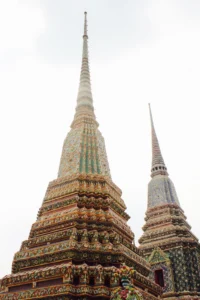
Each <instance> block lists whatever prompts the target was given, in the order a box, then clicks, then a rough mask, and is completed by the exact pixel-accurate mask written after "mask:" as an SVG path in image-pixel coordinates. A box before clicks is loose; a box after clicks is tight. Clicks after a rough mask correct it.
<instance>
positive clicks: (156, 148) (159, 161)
mask: <svg viewBox="0 0 200 300" xmlns="http://www.w3.org/2000/svg"><path fill="white" fill-rule="evenodd" d="M149 113H150V120H151V132H152V169H151V177H154V176H155V175H159V174H160V175H168V173H167V168H166V166H165V163H164V159H163V157H162V153H161V150H160V145H159V142H158V138H157V135H156V131H155V128H154V123H153V117H152V112H151V105H150V103H149Z"/></svg>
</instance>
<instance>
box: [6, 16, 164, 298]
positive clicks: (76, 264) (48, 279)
mask: <svg viewBox="0 0 200 300" xmlns="http://www.w3.org/2000/svg"><path fill="white" fill-rule="evenodd" d="M121 194H122V193H121V190H120V189H119V188H118V187H117V186H116V185H115V184H114V183H113V182H112V179H111V175H110V170H109V165H108V160H107V155H106V150H105V144H104V139H103V137H102V135H101V133H100V131H99V130H98V123H97V121H96V118H95V114H94V108H93V98H92V93H91V86H90V72H89V64H88V35H87V20H86V13H85V23H84V35H83V57H82V68H81V75H80V85H79V91H78V97H77V106H76V113H75V116H74V120H73V122H72V125H71V130H70V132H69V133H68V135H67V137H66V139H65V141H64V145H63V151H62V156H61V161H60V167H59V173H58V178H57V179H56V180H54V181H52V182H50V183H49V186H48V188H47V192H46V195H45V198H44V201H43V203H42V206H41V208H40V210H39V213H38V218H37V221H36V222H35V223H34V224H33V225H32V228H31V231H30V235H29V238H28V240H26V241H24V242H23V243H22V246H21V249H20V251H19V252H17V253H16V254H15V256H14V260H13V264H12V274H11V275H7V276H5V277H3V278H2V280H1V283H0V287H1V290H0V299H1V300H15V299H57V300H61V299H65V300H66V299H79V300H83V299H84V300H86V299H102V300H103V299H118V300H119V299H129V300H130V299H138V300H139V299H146V300H147V299H148V300H155V299H158V298H159V295H160V294H161V291H162V290H161V288H160V286H159V285H156V284H155V283H154V282H152V281H151V280H150V279H149V278H148V275H149V273H150V265H149V263H148V262H146V261H145V259H144V258H142V257H141V254H140V250H138V249H137V248H136V247H135V245H134V235H133V233H132V231H131V229H130V228H129V226H128V225H127V220H128V219H129V216H128V215H127V213H126V212H125V209H126V206H125V204H124V201H123V200H122V198H121Z"/></svg>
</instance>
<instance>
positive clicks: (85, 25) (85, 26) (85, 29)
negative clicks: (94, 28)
mask: <svg viewBox="0 0 200 300" xmlns="http://www.w3.org/2000/svg"><path fill="white" fill-rule="evenodd" d="M84 15H85V21H84V35H85V36H87V11H85V12H84Z"/></svg>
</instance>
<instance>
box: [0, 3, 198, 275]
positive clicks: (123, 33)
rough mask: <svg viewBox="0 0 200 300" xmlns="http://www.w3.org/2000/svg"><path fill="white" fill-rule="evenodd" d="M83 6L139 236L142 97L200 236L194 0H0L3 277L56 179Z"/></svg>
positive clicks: (95, 82) (146, 145)
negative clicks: (48, 188) (48, 187)
mask: <svg viewBox="0 0 200 300" xmlns="http://www.w3.org/2000/svg"><path fill="white" fill-rule="evenodd" d="M85 10H86V11H87V12H88V32H89V52H90V70H91V77H92V91H93V98H94V105H95V111H96V116H97V120H98V122H99V123H100V130H101V132H102V133H103V136H104V138H105V141H106V148H107V153H108V159H109V162H110V168H111V173H112V178H113V181H114V182H115V183H116V184H117V185H118V186H119V187H120V188H121V189H122V191H123V199H124V200H125V203H126V205H127V212H128V213H129V215H130V216H131V220H130V221H129V224H130V226H131V228H132V230H133V231H134V233H135V240H136V243H137V240H138V238H139V237H140V235H141V234H142V230H141V227H142V226H143V224H144V216H145V211H146V206H147V184H148V182H149V180H150V168H151V136H150V122H149V114H148V105H147V104H148V103H149V102H151V105H152V112H153V117H154V123H155V127H156V131H157V135H158V138H159V141H160V146H161V150H162V153H163V156H164V160H165V162H166V165H167V167H168V171H169V174H170V178H171V179H172V180H173V182H174V184H175V187H176V190H177V193H178V196H179V200H180V203H181V207H182V208H183V209H184V211H185V213H186V215H187V217H188V221H189V223H190V225H191V226H192V231H193V233H194V234H195V235H197V236H198V237H200V226H199V212H200V155H199V154H200V135H199V131H200V117H199V115H200V104H199V102H200V90H199V82H200V54H199V53H200V1H199V0H196V1H195V0H109V1H108V0H99V1H98V0H87V1H86V0H71V1H69V0H56V1H55V0H40V1H39V0H24V1H20V0H18V1H17V0H1V1H0V136H1V148H0V154H1V155H0V182H1V190H0V191H1V209H0V241H1V247H0V257H1V260H0V276H3V275H5V274H7V273H10V270H11V264H12V258H13V255H14V253H15V252H16V251H18V250H19V248H20V245H21V242H22V241H23V240H25V239H27V237H28V234H29V231H30V228H31V225H32V223H33V222H34V221H35V220H36V215H37V212H38V210H39V208H40V206H41V203H42V200H43V197H44V194H45V191H46V188H47V185H48V182H49V181H50V180H53V179H55V178H56V177H57V171H58V166H59V160H60V155H61V149H62V144H63V141H64V138H65V136H66V134H67V132H68V131H69V128H70V124H71V121H72V119H73V115H74V111H75V105H76V96H77V91H78V84H79V73H80V63H81V51H82V33H83V12H84V11H85Z"/></svg>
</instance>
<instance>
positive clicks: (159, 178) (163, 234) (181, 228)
mask: <svg viewBox="0 0 200 300" xmlns="http://www.w3.org/2000/svg"><path fill="white" fill-rule="evenodd" d="M149 109H150V119H151V128H152V168H151V177H152V179H151V181H150V182H149V186H148V208H147V212H146V218H145V221H146V223H145V225H144V227H143V231H144V233H143V235H142V237H141V238H140V240H139V242H140V250H142V253H143V257H144V258H145V259H146V261H148V262H149V263H150V265H151V270H152V272H151V273H150V278H151V279H152V280H155V282H156V283H158V284H159V285H160V286H161V287H162V289H163V298H166V299H170V300H175V299H188V300H192V299H195V300H196V299H200V261H199V257H200V256H199V253H200V247H199V243H198V239H197V238H196V237H195V236H194V234H193V233H192V232H191V227H190V225H189V224H188V223H187V221H186V216H185V215H184V212H183V210H182V208H181V206H180V203H179V200H178V197H177V194H176V190H175V187H174V184H173V182H172V181H171V179H170V178H169V176H168V172H167V167H166V165H165V162H164V159H163V156H162V154H161V150H160V145H159V142H158V138H157V135H156V132H155V127H154V123H153V118H152V113H151V108H150V105H149ZM174 146H175V145H173V147H174Z"/></svg>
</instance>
